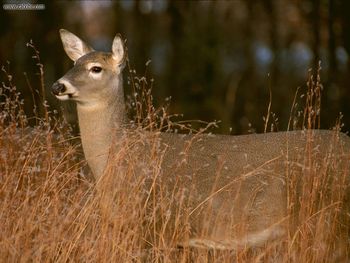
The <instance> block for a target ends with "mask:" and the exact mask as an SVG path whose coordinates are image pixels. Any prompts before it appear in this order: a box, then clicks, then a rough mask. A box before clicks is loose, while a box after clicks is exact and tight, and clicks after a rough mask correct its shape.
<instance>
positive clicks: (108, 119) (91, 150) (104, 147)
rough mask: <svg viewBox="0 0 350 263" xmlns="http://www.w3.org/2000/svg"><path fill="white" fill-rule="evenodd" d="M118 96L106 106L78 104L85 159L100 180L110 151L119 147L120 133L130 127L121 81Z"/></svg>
mask: <svg viewBox="0 0 350 263" xmlns="http://www.w3.org/2000/svg"><path fill="white" fill-rule="evenodd" d="M117 84H119V85H118V86H119V87H118V86H117V88H116V89H113V90H114V91H115V92H114V94H110V96H108V98H107V99H106V100H104V101H103V102H102V103H100V102H99V103H98V104H92V105H84V104H79V103H78V104H77V112H78V120H79V128H80V135H81V141H82V145H83V150H84V155H85V158H86V160H87V162H88V164H89V166H90V168H91V170H92V172H93V174H94V175H95V176H96V177H100V176H101V175H102V174H103V172H104V170H105V168H106V165H107V162H108V157H109V153H110V150H111V149H112V146H113V150H115V149H114V147H117V142H116V139H118V137H119V136H118V133H120V134H122V133H123V130H124V129H125V127H126V122H127V117H126V111H125V102H124V94H123V88H122V81H121V79H120V80H119V82H118V83H117Z"/></svg>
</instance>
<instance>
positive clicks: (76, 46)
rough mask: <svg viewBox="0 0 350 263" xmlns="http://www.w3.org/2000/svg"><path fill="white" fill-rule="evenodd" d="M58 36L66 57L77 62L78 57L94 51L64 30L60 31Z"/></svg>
mask: <svg viewBox="0 0 350 263" xmlns="http://www.w3.org/2000/svg"><path fill="white" fill-rule="evenodd" d="M60 36H61V40H62V44H63V48H64V50H65V51H66V54H67V55H68V57H69V58H70V59H71V60H73V61H77V60H78V59H79V58H80V57H82V56H84V55H85V54H87V53H90V52H91V51H94V50H93V49H92V48H91V47H90V46H89V45H87V44H86V43H85V42H84V41H83V40H81V39H80V38H79V37H77V36H76V35H74V34H73V33H71V32H69V31H68V30H65V29H60Z"/></svg>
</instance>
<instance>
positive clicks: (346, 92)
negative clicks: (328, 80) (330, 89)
mask: <svg viewBox="0 0 350 263" xmlns="http://www.w3.org/2000/svg"><path fill="white" fill-rule="evenodd" d="M349 10H350V1H349V0H341V1H340V14H341V24H342V40H343V45H344V48H345V50H346V52H347V54H348V56H349V54H350V14H349ZM346 70H347V72H346V73H345V77H344V80H343V83H342V84H343V85H342V86H343V87H347V88H343V90H342V91H341V98H342V99H341V104H342V108H343V109H349V106H348V105H349V98H350V89H349V87H348V86H349V83H350V59H348V60H347V69H346ZM343 121H344V123H345V124H346V126H345V128H344V130H347V131H348V130H350V116H349V113H347V114H345V116H344V119H343Z"/></svg>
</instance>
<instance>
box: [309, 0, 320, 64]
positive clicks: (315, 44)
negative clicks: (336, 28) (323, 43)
mask: <svg viewBox="0 0 350 263" xmlns="http://www.w3.org/2000/svg"><path fill="white" fill-rule="evenodd" d="M312 5H313V9H312V13H311V22H312V30H313V41H312V51H313V54H314V60H313V63H312V68H313V69H314V70H317V67H318V63H319V60H320V50H319V48H320V0H312Z"/></svg>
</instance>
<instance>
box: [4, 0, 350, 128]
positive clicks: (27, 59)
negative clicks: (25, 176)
mask: <svg viewBox="0 0 350 263" xmlns="http://www.w3.org/2000/svg"><path fill="white" fill-rule="evenodd" d="M6 2H7V3H11V1H4V2H3V3H6ZM17 2H18V1H17ZM33 3H44V4H45V9H44V10H41V11H20V10H13V11H7V10H3V9H1V11H0V64H1V65H5V66H6V68H7V67H8V63H7V61H10V69H11V72H12V74H13V80H14V82H15V84H16V85H17V87H18V89H20V90H21V91H22V94H23V96H24V97H25V106H26V110H27V111H28V112H29V113H30V112H31V107H32V96H31V95H30V93H29V89H28V87H27V84H26V80H25V78H24V75H23V72H27V76H28V78H29V80H30V83H31V84H32V86H33V87H37V86H38V85H39V81H38V76H37V75H36V73H37V72H38V68H37V67H36V66H35V60H33V59H32V55H33V53H32V50H31V49H30V48H28V47H26V43H27V42H28V41H29V40H30V39H32V40H33V42H34V43H35V45H36V47H37V48H38V50H39V51H40V56H41V60H42V63H43V65H44V70H45V86H46V89H47V91H49V88H50V87H51V85H52V83H53V82H54V81H55V80H57V79H58V78H59V77H61V76H62V75H63V74H64V72H65V71H66V70H68V69H69V68H70V67H71V66H72V62H70V61H69V59H68V58H67V57H66V55H65V54H64V51H63V48H62V44H61V42H60V40H59V34H58V30H59V29H60V28H66V29H68V30H70V31H71V32H74V33H76V34H77V35H78V36H80V37H81V38H83V39H84V40H86V41H88V42H89V43H91V44H92V46H93V47H94V48H96V49H102V50H110V46H111V43H112V39H113V37H114V35H115V34H116V33H117V32H118V33H121V34H122V36H123V37H124V38H126V39H127V46H128V50H129V57H130V61H131V65H132V66H133V67H134V68H135V69H136V71H137V72H138V73H140V74H141V75H142V73H143V72H144V70H145V64H146V62H147V61H148V60H152V63H151V64H150V72H151V75H152V77H153V78H154V80H155V85H154V89H153V94H154V96H155V100H156V103H157V104H161V103H162V102H163V101H164V98H165V97H168V96H171V97H172V103H171V105H172V106H171V108H170V110H171V112H173V113H183V114H184V118H185V119H201V120H206V121H211V120H222V123H221V126H220V130H218V131H217V132H222V133H229V128H230V127H232V133H234V134H238V133H246V132H247V131H248V130H249V129H250V125H249V124H250V123H251V124H252V127H253V128H255V130H256V131H257V132H262V131H263V124H264V121H263V119H262V118H263V116H264V115H265V113H266V110H267V106H268V102H269V88H271V90H272V94H273V99H272V111H273V112H275V113H276V114H277V115H278V117H279V130H285V129H286V123H287V122H288V118H289V113H290V107H291V104H292V101H293V96H294V94H295V91H296V89H297V87H298V86H302V87H305V83H306V77H307V73H308V69H310V68H315V65H317V64H318V61H319V60H320V61H321V63H322V68H323V69H322V82H323V85H324V91H323V98H322V117H321V118H322V123H323V124H322V126H323V127H324V128H328V127H330V126H332V125H333V124H334V122H335V119H336V117H337V116H338V114H339V112H343V114H344V116H345V117H344V119H343V121H344V122H345V130H350V106H349V105H350V87H349V85H348V83H349V79H350V62H349V54H350V1H348V0H245V1H243V0H235V1H170V0H168V1H167V0H164V1H161V0H156V1H140V0H126V1H55V2H54V1H50V2H43V1H34V2H33ZM5 79H6V78H5V76H4V74H3V73H1V80H2V81H4V80H5ZM47 93H48V100H49V103H50V104H51V105H52V107H57V105H55V103H57V102H55V99H54V98H53V97H52V96H51V95H50V93H49V92H47Z"/></svg>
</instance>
